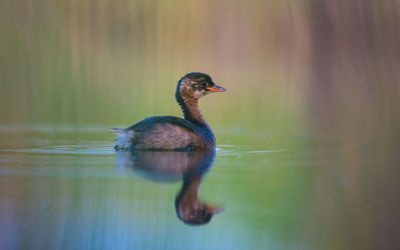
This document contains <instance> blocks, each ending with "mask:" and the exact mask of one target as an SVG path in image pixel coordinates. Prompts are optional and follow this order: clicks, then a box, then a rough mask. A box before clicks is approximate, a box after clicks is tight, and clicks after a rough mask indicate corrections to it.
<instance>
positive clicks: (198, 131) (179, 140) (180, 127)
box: [114, 72, 226, 151]
mask: <svg viewBox="0 0 400 250" xmlns="http://www.w3.org/2000/svg"><path fill="white" fill-rule="evenodd" d="M225 91H226V89H225V88H223V87H221V86H218V85H217V84H215V83H214V82H213V80H212V79H211V77H210V76H209V75H207V74H205V73H201V72H192V73H188V74H186V75H184V76H183V77H182V78H181V79H180V80H179V81H178V85H177V87H176V91H175V99H176V101H177V103H178V104H179V105H180V107H181V109H182V112H183V119H182V118H179V117H176V116H152V117H148V118H146V119H144V120H142V121H140V122H138V123H136V124H134V125H132V126H130V127H128V128H114V133H115V134H117V135H118V138H117V140H116V145H115V146H114V149H115V150H117V151H121V150H184V151H195V150H207V149H211V148H213V147H215V145H216V140H215V136H214V133H213V132H212V130H211V128H210V126H209V125H208V124H207V122H206V121H205V120H204V118H203V116H202V114H201V112H200V109H199V106H198V101H199V99H200V98H201V97H203V96H206V95H208V94H210V93H215V92H225Z"/></svg>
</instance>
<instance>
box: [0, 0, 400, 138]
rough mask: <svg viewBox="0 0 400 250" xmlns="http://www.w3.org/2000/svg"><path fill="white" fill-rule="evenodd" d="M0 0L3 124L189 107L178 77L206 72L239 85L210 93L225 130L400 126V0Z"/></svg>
mask: <svg viewBox="0 0 400 250" xmlns="http://www.w3.org/2000/svg"><path fill="white" fill-rule="evenodd" d="M0 7H1V10H0V12H1V13H0V14H1V15H0V16H1V17H0V18H1V22H0V29H1V33H2V40H1V47H0V70H1V72H0V77H1V78H0V81H1V85H0V86H1V87H0V88H1V89H0V102H1V103H0V114H1V117H2V118H1V123H2V124H21V123H22V124H43V123H44V124H54V123H58V124H60V123H61V124H78V125H79V124H105V125H121V126H125V125H126V126H127V125H130V124H131V123H133V122H135V121H137V120H139V119H141V118H143V117H146V116H150V115H161V114H174V115H180V111H179V108H178V106H177V105H176V103H175V100H174V98H173V93H174V88H175V84H176V81H177V80H178V79H179V78H180V77H181V76H182V75H183V74H185V73H187V72H191V71H202V72H206V73H209V74H210V75H211V76H212V77H213V78H214V80H215V81H216V82H219V83H220V84H221V85H223V86H225V87H227V89H228V90H229V92H228V93H226V94H224V95H218V96H217V95H214V96H212V97H207V98H206V99H204V100H202V103H201V106H202V107H203V109H204V114H205V116H206V118H207V119H208V120H209V121H210V123H211V124H212V125H213V127H216V128H217V129H218V128H220V129H221V130H222V128H236V129H242V128H249V129H254V128H257V129H259V130H269V129H272V130H274V129H278V130H282V129H283V130H287V129H289V130H293V129H294V130H297V129H301V130H303V129H304V128H306V129H307V128H308V127H310V128H312V130H313V131H314V129H315V128H317V129H318V130H319V129H321V128H322V131H323V134H327V133H326V131H334V133H333V134H334V135H335V136H336V135H337V133H339V134H347V133H350V134H352V133H355V132H357V131H362V133H361V134H364V133H366V132H371V131H373V130H376V129H377V128H378V127H379V128H383V130H384V131H389V135H391V134H392V132H393V130H394V128H397V127H399V125H400V121H399V117H400V115H399V108H398V107H399V106H400V105H399V102H400V101H399V99H400V98H399V96H400V94H399V92H400V90H399V89H400V87H399V84H398V82H399V78H400V77H399V71H398V68H399V66H400V65H399V64H400V60H399V57H398V55H399V52H400V49H399V46H400V45H399V44H400V43H399V40H400V35H399V32H397V31H398V30H399V25H400V24H399V16H398V11H399V3H398V2H397V1H384V2H381V1H373V0H368V1H358V0H352V1H346V3H340V4H339V3H338V2H336V1H314V0H309V1H295V2H293V1H292V2H289V1H268V2H263V1H252V2H251V3H243V2H241V1H218V2H214V1H202V2H196V1H57V2H54V1H46V0H42V1H35V2H33V1H3V2H2V3H1V6H0ZM360 124H362V125H363V126H360ZM360 127H365V130H364V128H363V129H361V130H360ZM324 131H325V132H324Z"/></svg>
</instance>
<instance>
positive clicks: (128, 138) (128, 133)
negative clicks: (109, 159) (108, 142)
mask: <svg viewBox="0 0 400 250" xmlns="http://www.w3.org/2000/svg"><path fill="white" fill-rule="evenodd" d="M112 132H113V133H114V134H116V135H118V137H117V140H116V141H115V146H114V149H115V150H117V151H120V150H128V149H129V148H130V146H131V144H132V139H133V137H134V134H135V132H134V131H132V130H128V129H125V128H112Z"/></svg>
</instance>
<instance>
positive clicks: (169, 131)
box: [116, 116, 215, 150]
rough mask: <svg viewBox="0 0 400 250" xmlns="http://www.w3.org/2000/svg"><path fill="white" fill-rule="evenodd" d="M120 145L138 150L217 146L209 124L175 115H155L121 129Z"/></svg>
mask: <svg viewBox="0 0 400 250" xmlns="http://www.w3.org/2000/svg"><path fill="white" fill-rule="evenodd" d="M119 131H120V133H118V134H119V139H120V141H121V142H124V143H120V145H118V139H117V145H116V149H119V147H121V148H122V147H127V145H129V147H130V148H131V149H136V150H179V149H181V150H184V149H205V148H210V147H212V146H214V144H215V139H214V136H213V135H212V132H211V131H208V128H207V127H203V126H201V125H197V124H194V123H192V122H190V121H187V120H184V119H182V118H179V117H175V116H153V117H149V118H146V119H144V120H142V121H140V122H138V123H136V124H134V125H132V126H131V127H129V128H126V129H123V130H119Z"/></svg>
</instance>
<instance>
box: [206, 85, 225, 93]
mask: <svg viewBox="0 0 400 250" xmlns="http://www.w3.org/2000/svg"><path fill="white" fill-rule="evenodd" d="M207 90H208V91H210V92H225V91H226V89H224V88H223V87H221V86H218V85H216V84H215V85H213V86H211V87H208V88H207Z"/></svg>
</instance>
